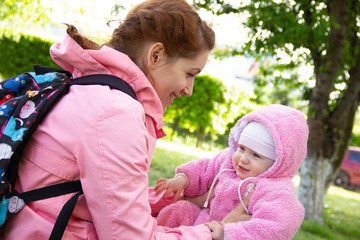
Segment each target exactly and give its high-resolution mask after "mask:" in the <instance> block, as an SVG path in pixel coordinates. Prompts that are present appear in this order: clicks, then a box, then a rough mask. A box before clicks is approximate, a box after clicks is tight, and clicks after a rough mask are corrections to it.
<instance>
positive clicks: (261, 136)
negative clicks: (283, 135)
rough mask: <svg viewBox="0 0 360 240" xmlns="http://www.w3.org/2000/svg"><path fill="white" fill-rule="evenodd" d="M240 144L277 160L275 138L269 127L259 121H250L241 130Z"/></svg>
mask: <svg viewBox="0 0 360 240" xmlns="http://www.w3.org/2000/svg"><path fill="white" fill-rule="evenodd" d="M239 144H242V145H244V146H246V147H248V148H250V149H251V150H253V151H255V152H257V153H258V154H260V155H263V156H265V157H267V158H270V159H272V160H274V161H275V160H276V149H275V143H274V140H273V138H272V136H271V134H270V132H269V130H267V128H266V127H265V126H264V125H262V124H261V123H259V122H250V123H248V124H247V125H246V126H245V128H244V130H243V131H242V132H241V135H240V139H239Z"/></svg>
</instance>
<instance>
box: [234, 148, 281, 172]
mask: <svg viewBox="0 0 360 240" xmlns="http://www.w3.org/2000/svg"><path fill="white" fill-rule="evenodd" d="M274 162H275V161H274V160H272V159H270V158H267V157H265V156H263V155H260V154H258V153H257V152H255V151H253V150H252V149H250V148H248V147H246V146H244V145H242V144H240V145H239V147H238V149H237V150H236V152H235V154H234V156H233V164H234V169H235V170H236V175H237V176H238V177H239V178H241V179H245V178H248V177H256V176H258V175H260V174H262V173H264V172H266V171H267V170H268V169H269V168H270V167H271V166H272V165H273V164H274Z"/></svg>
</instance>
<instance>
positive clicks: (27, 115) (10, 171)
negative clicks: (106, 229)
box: [0, 65, 136, 239]
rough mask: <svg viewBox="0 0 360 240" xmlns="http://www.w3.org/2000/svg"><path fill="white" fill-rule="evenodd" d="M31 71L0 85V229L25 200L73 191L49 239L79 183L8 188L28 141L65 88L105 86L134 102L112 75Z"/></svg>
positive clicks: (58, 232) (60, 229)
mask: <svg viewBox="0 0 360 240" xmlns="http://www.w3.org/2000/svg"><path fill="white" fill-rule="evenodd" d="M34 71H35V72H28V73H24V74H21V75H19V76H16V77H13V78H10V79H7V80H4V81H2V82H1V83H0V104H1V105H0V126H1V130H0V134H1V135H0V176H1V182H0V199H1V202H0V230H1V231H2V230H3V229H4V225H5V223H6V221H7V220H8V219H9V218H10V217H11V216H12V215H14V214H16V213H17V212H19V211H20V210H21V209H22V208H23V207H24V206H25V204H26V203H28V202H32V201H36V200H41V199H46V198H51V197H56V196H60V195H64V194H69V193H74V192H77V193H76V194H75V195H74V196H73V197H72V198H71V199H70V200H69V201H68V202H67V203H66V204H65V205H64V206H63V208H62V210H61V212H60V214H59V216H58V218H57V220H56V223H55V225H54V228H53V230H52V232H51V235H50V238H49V239H61V237H62V235H63V233H64V231H65V228H66V226H67V223H68V221H69V219H70V216H71V214H72V211H73V209H74V207H75V204H76V202H77V199H78V197H79V196H80V195H81V194H82V188H81V183H80V180H77V181H71V182H65V183H61V184H56V185H52V186H48V187H44V188H39V189H34V190H31V191H28V192H24V193H18V192H17V191H16V190H15V188H14V187H15V181H16V179H17V171H18V165H19V161H20V158H21V155H22V152H23V150H24V147H25V145H26V143H27V141H28V139H29V137H30V136H31V134H32V133H33V132H34V131H35V130H36V128H37V126H38V125H39V124H40V123H41V121H42V120H43V119H44V118H45V116H46V115H47V113H48V112H49V111H50V109H51V108H52V107H53V106H54V105H55V104H56V102H57V101H59V100H60V98H61V97H62V96H63V95H65V94H66V93H67V92H68V90H69V87H70V86H71V85H74V84H75V85H89V84H99V85H107V86H109V87H111V88H114V89H118V90H120V91H123V92H124V93H127V94H128V95H130V96H131V97H132V98H134V99H135V100H136V94H135V92H134V90H133V89H132V88H131V86H130V85H129V84H128V83H127V82H125V81H124V80H122V79H120V78H118V77H115V76H113V75H106V74H95V75H88V76H84V77H80V78H75V79H73V78H72V76H71V74H70V73H69V72H67V71H64V70H58V69H53V68H48V67H42V66H38V65H35V66H34Z"/></svg>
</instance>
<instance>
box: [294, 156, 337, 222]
mask: <svg viewBox="0 0 360 240" xmlns="http://www.w3.org/2000/svg"><path fill="white" fill-rule="evenodd" d="M332 171H333V169H332V166H331V164H330V161H329V159H317V158H313V157H307V158H306V159H305V160H304V161H303V163H302V165H301V168H300V176H301V179H300V185H299V187H298V195H297V197H298V198H299V199H300V201H301V200H305V201H301V202H302V204H303V205H304V207H305V219H314V220H316V221H317V222H319V223H323V219H322V213H323V205H324V199H325V195H326V192H327V190H328V189H327V188H324V186H325V183H326V179H327V176H328V174H329V173H331V172H332Z"/></svg>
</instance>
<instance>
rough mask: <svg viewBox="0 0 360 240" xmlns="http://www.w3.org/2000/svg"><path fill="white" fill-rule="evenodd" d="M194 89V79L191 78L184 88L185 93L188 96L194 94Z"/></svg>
mask: <svg viewBox="0 0 360 240" xmlns="http://www.w3.org/2000/svg"><path fill="white" fill-rule="evenodd" d="M193 89H194V79H191V80H189V82H188V83H187V85H186V87H185V88H184V89H183V94H184V95H185V96H187V97H190V96H191V95H192V94H193Z"/></svg>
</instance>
